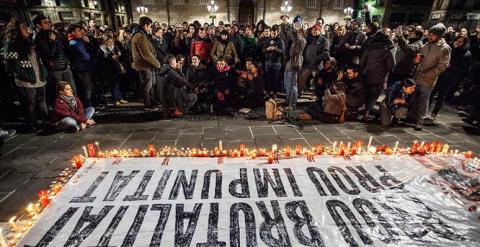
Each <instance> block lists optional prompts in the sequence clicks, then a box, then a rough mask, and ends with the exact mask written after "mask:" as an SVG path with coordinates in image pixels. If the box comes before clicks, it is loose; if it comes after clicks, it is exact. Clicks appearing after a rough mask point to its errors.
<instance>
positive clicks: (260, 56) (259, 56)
mask: <svg viewBox="0 0 480 247" xmlns="http://www.w3.org/2000/svg"><path fill="white" fill-rule="evenodd" d="M270 32H271V29H270V27H269V26H265V28H264V30H263V32H262V35H261V36H260V37H257V46H256V48H255V49H256V51H255V57H252V58H253V59H254V60H256V61H257V62H258V64H259V66H260V67H262V66H263V65H264V64H265V54H264V53H263V52H262V49H263V47H264V46H265V45H266V43H267V42H268V41H269V40H270V36H271V35H270Z"/></svg>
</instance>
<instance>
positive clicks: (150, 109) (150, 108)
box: [145, 106, 160, 111]
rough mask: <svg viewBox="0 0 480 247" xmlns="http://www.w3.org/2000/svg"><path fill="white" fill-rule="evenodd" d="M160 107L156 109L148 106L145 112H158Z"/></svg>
mask: <svg viewBox="0 0 480 247" xmlns="http://www.w3.org/2000/svg"><path fill="white" fill-rule="evenodd" d="M158 109H160V108H158V107H155V106H147V107H145V111H158Z"/></svg>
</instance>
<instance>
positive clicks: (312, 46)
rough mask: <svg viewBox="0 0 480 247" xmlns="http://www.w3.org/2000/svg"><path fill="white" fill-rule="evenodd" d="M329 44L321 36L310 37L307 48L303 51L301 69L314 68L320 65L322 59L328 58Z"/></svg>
mask: <svg viewBox="0 0 480 247" xmlns="http://www.w3.org/2000/svg"><path fill="white" fill-rule="evenodd" d="M329 50H330V44H329V41H328V40H327V38H325V36H323V35H321V34H320V35H318V36H316V37H315V36H310V38H309V39H308V40H307V46H305V50H304V51H303V67H304V68H315V67H318V66H319V65H320V63H321V62H322V59H324V58H326V57H328V56H329Z"/></svg>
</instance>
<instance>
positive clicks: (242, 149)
mask: <svg viewBox="0 0 480 247" xmlns="http://www.w3.org/2000/svg"><path fill="white" fill-rule="evenodd" d="M372 140H373V137H370V138H369V140H368V144H367V145H366V146H365V145H364V144H363V142H362V141H357V142H354V143H351V142H348V143H343V142H337V141H335V142H333V144H332V145H331V146H323V145H317V146H315V147H312V148H306V147H302V146H301V145H299V144H297V145H295V147H294V149H293V150H292V148H291V147H290V146H286V147H285V148H283V149H279V148H278V145H276V144H274V145H272V147H271V149H265V148H260V149H249V148H247V147H246V145H245V144H240V146H239V148H238V149H223V145H222V141H219V143H218V146H216V147H215V148H214V149H213V150H208V149H206V148H203V149H197V148H192V149H190V148H176V147H168V146H165V147H162V148H158V149H157V148H155V146H154V145H153V144H149V145H148V146H147V149H143V150H141V149H138V148H134V149H122V150H118V149H113V150H111V151H102V150H100V145H99V143H98V142H95V143H94V144H88V145H87V146H84V147H83V151H84V153H83V155H77V156H75V157H74V159H73V161H74V166H75V167H76V168H80V167H81V164H82V163H83V161H84V159H85V158H117V157H231V158H236V157H246V158H250V159H256V158H257V157H267V160H268V161H270V160H271V159H273V157H274V156H275V157H279V156H280V157H291V156H302V155H303V156H307V158H309V157H311V156H314V155H339V156H346V155H348V156H353V155H375V154H383V155H394V154H395V155H396V154H410V155H426V154H459V151H458V150H450V147H449V145H448V144H444V143H441V142H435V141H433V142H430V143H425V142H418V141H415V142H414V143H413V144H412V145H411V146H410V147H407V148H401V147H399V142H398V141H397V142H396V143H395V146H394V147H393V148H392V147H390V146H387V145H380V146H373V145H372ZM463 155H464V157H465V158H473V152H471V151H467V152H463ZM269 163H270V162H269Z"/></svg>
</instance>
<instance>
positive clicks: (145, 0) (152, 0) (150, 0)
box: [143, 0, 155, 5]
mask: <svg viewBox="0 0 480 247" xmlns="http://www.w3.org/2000/svg"><path fill="white" fill-rule="evenodd" d="M143 4H144V5H154V4H155V0H143Z"/></svg>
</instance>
